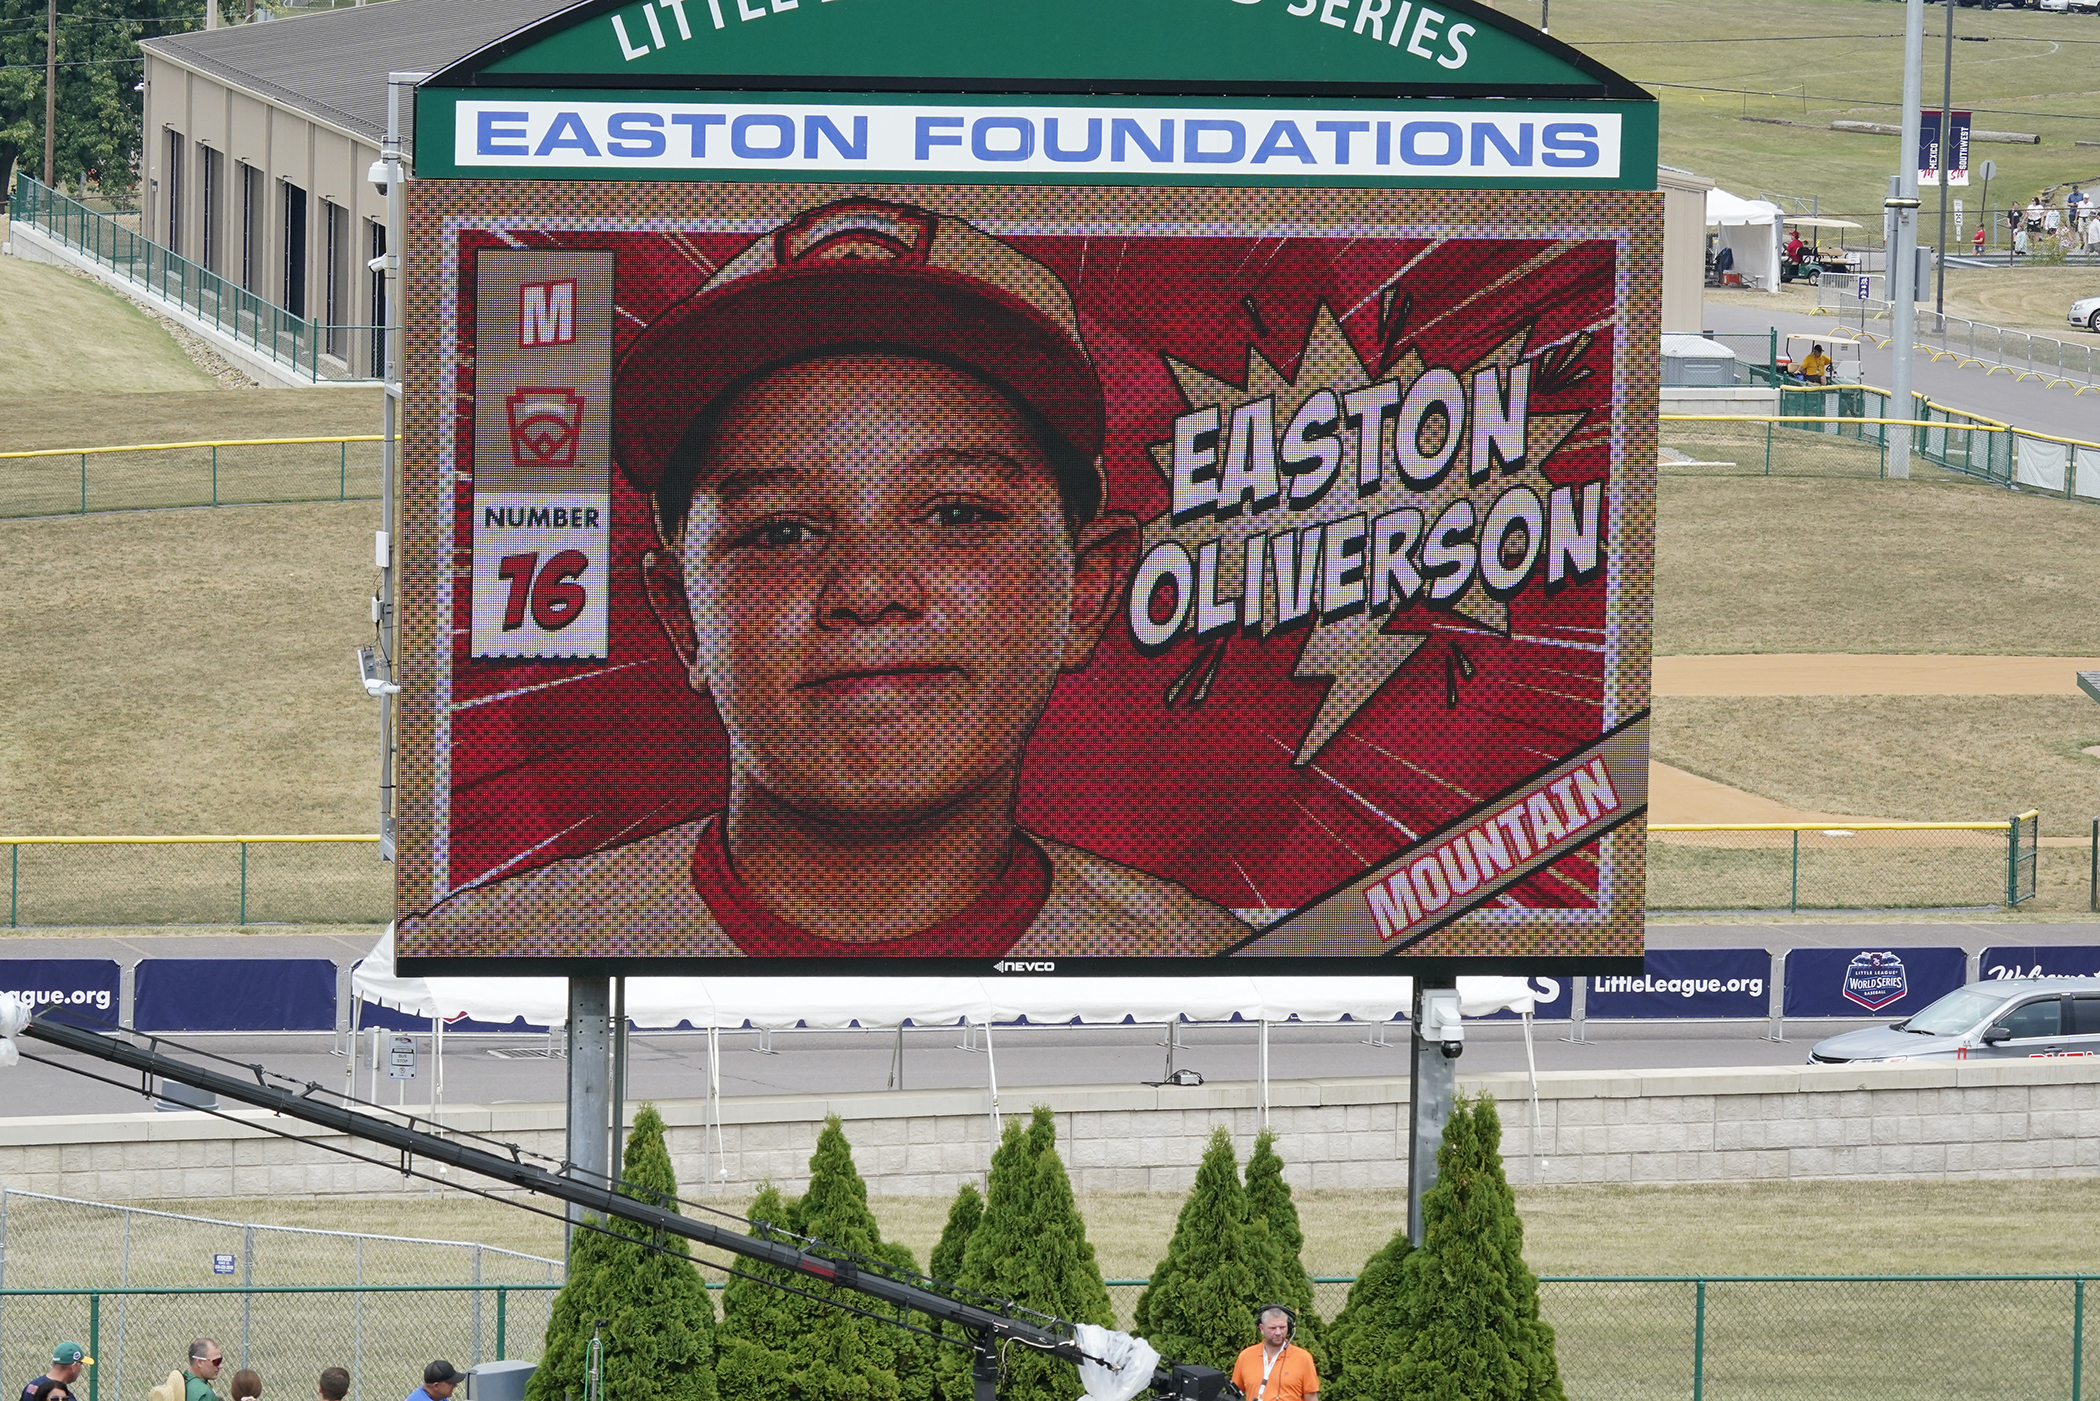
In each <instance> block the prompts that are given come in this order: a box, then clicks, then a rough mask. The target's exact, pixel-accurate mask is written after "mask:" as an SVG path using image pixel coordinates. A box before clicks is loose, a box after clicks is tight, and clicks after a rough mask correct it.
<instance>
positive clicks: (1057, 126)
mask: <svg viewBox="0 0 2100 1401" xmlns="http://www.w3.org/2000/svg"><path fill="white" fill-rule="evenodd" d="M456 111H457V117H456V126H455V128H454V140H453V146H454V159H455V160H456V161H457V163H458V165H459V167H460V169H461V170H462V171H463V172H468V171H495V170H507V171H508V170H563V171H577V172H585V173H589V174H598V173H600V172H602V173H603V175H604V176H605V177H607V178H613V179H632V178H635V177H638V176H639V177H643V178H646V177H647V176H648V175H650V174H651V173H655V172H661V173H667V174H668V173H674V172H682V171H700V170H713V171H737V170H749V171H786V172H796V171H800V172H808V173H811V174H816V173H829V174H838V173H852V172H858V171H871V172H872V171H915V172H923V173H926V174H929V175H933V174H943V175H956V174H978V175H999V176H1015V175H1024V174H1047V175H1066V176H1069V175H1073V174H1076V173H1082V172H1084V173H1094V174H1100V175H1107V176H1112V175H1117V174H1129V175H1145V176H1162V175H1180V176H1204V175H1211V176H1217V175H1225V174H1237V175H1241V176H1246V175H1250V174H1259V175H1269V176H1276V177H1280V178H1285V179H1289V178H1294V177H1295V178H1303V177H1335V176H1353V177H1371V178H1376V177H1386V178H1393V179H1417V180H1434V181H1448V180H1451V179H1453V178H1459V179H1468V178H1479V177H1484V176H1495V177H1520V178H1521V177H1526V176H1529V177H1532V178H1546V177H1551V178H1554V179H1556V180H1560V181H1563V182H1565V181H1566V180H1568V179H1569V178H1571V177H1572V178H1574V179H1577V180H1583V179H1596V180H1600V181H1601V180H1612V179H1616V178H1617V176H1618V174H1619V154H1620V118H1619V117H1618V115H1616V114H1614V113H1609V112H1575V111H1570V112H1542V111H1534V110H1525V111H1523V112H1521V113H1512V114H1508V115H1503V114H1497V113H1489V112H1482V111H1478V110H1454V109H1452V108H1449V107H1431V106H1423V107H1421V108H1418V109H1413V110H1409V109H1397V110H1394V109H1383V108H1380V109H1348V108H1342V109H1336V110H1332V111H1324V110H1291V111H1279V110H1276V109H1274V108H1270V109H1266V110H1264V109H1259V108H1240V107H1205V108H1157V107H1049V106H1045V107H1006V106H992V105H972V106H956V105H943V106H932V105H919V104H916V103H913V104H896V105H891V104H884V103H880V102H864V103H855V104H845V103H827V104H819V105H808V106H805V105H801V104H783V105H763V106H745V105H740V104H738V105H731V104H722V103H711V104H710V103H686V102H675V103H674V102H663V101H658V100H652V99H637V100H633V101H621V102H580V101H579V102H566V101H563V102H550V101H543V100H511V101H462V102H461V103H459V105H458V107H457V109H456Z"/></svg>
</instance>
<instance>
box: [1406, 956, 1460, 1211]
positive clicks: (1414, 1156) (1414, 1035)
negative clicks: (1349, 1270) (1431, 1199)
mask: <svg viewBox="0 0 2100 1401" xmlns="http://www.w3.org/2000/svg"><path fill="white" fill-rule="evenodd" d="M1414 983H1415V987H1414V1005H1413V1007H1412V1008H1411V1009H1410V1012H1409V1022H1408V1046H1409V1049H1410V1051H1411V1054H1410V1055H1409V1056H1408V1082H1407V1238H1408V1239H1409V1240H1411V1241H1413V1242H1414V1243H1415V1244H1416V1245H1418V1246H1419V1245H1420V1244H1421V1243H1422V1195H1423V1193H1425V1192H1427V1191H1428V1190H1429V1189H1430V1188H1432V1187H1434V1186H1436V1150H1437V1148H1438V1147H1439V1146H1440V1145H1441V1144H1442V1143H1443V1141H1444V1125H1445V1124H1447V1123H1449V1122H1450V1120H1451V1101H1452V1098H1453V1097H1454V1096H1455V1095H1456V1094H1457V1092H1458V1061H1457V1060H1456V1059H1454V1058H1451V1057H1447V1056H1446V1055H1445V1054H1444V1049H1443V1044H1442V1043H1441V1042H1439V1041H1430V1040H1426V1039H1425V1038H1424V1037H1423V1035H1422V1032H1423V1029H1424V1028H1425V1027H1426V1026H1427V1025H1428V1022H1429V1018H1428V1017H1427V1016H1426V1015H1425V1013H1426V1012H1427V1010H1428V1009H1427V1007H1426V1005H1425V1003H1426V998H1427V995H1428V994H1429V993H1431V992H1433V991H1443V990H1447V989H1451V988H1456V987H1457V986H1458V980H1457V979H1456V978H1454V977H1451V976H1450V975H1448V974H1447V975H1444V976H1442V977H1437V976H1425V975H1422V974H1417V975H1416V976H1415V980H1414Z"/></svg>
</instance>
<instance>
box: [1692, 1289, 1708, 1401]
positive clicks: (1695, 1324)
mask: <svg viewBox="0 0 2100 1401" xmlns="http://www.w3.org/2000/svg"><path fill="white" fill-rule="evenodd" d="M1693 1297H1694V1302H1693V1305H1692V1307H1693V1310H1694V1312H1693V1315H1692V1401H1701V1398H1702V1397H1704V1396H1705V1395H1706V1281H1705V1280H1703V1279H1702V1280H1700V1281H1698V1283H1697V1284H1695V1285H1694V1286H1693Z"/></svg>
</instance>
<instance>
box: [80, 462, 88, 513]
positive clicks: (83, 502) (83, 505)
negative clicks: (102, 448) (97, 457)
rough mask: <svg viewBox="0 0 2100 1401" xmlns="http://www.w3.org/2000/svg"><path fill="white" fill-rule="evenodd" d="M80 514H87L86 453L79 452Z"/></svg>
mask: <svg viewBox="0 0 2100 1401" xmlns="http://www.w3.org/2000/svg"><path fill="white" fill-rule="evenodd" d="M80 514H82V515H83V516H84V515H86V514H87V454H86V453H82V454H80Z"/></svg>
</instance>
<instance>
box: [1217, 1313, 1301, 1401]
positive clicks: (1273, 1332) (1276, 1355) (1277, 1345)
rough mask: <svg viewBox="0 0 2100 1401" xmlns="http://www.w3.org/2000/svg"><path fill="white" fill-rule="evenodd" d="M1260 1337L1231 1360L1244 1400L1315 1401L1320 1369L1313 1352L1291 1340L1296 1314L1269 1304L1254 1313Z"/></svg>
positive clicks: (1233, 1374)
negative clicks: (1314, 1364)
mask: <svg viewBox="0 0 2100 1401" xmlns="http://www.w3.org/2000/svg"><path fill="white" fill-rule="evenodd" d="M1256 1323H1257V1324H1258V1325H1259V1327H1260V1330H1261V1341H1260V1342H1258V1343H1256V1344H1254V1345H1253V1346H1252V1347H1250V1348H1247V1349H1246V1350H1245V1351H1243V1352H1241V1353H1240V1355H1239V1360H1238V1361H1236V1362H1234V1363H1233V1364H1232V1384H1233V1385H1234V1386H1235V1387H1237V1388H1239V1392H1240V1395H1242V1396H1244V1397H1246V1398H1247V1401H1318V1398H1319V1395H1320V1373H1319V1371H1318V1369H1317V1368H1315V1367H1314V1366H1313V1358H1312V1354H1311V1353H1309V1352H1307V1351H1306V1350H1305V1349H1304V1348H1302V1347H1299V1346H1298V1345H1297V1344H1296V1343H1294V1342H1292V1341H1291V1333H1292V1332H1293V1331H1294V1330H1295V1329H1296V1327H1297V1325H1298V1319H1297V1316H1296V1315H1294V1314H1293V1313H1292V1312H1291V1311H1290V1310H1289V1309H1287V1308H1285V1307H1284V1306H1283V1305H1281V1304H1270V1305H1268V1306H1266V1307H1265V1308H1263V1309H1262V1311H1261V1313H1260V1314H1258V1315H1257V1316H1256Z"/></svg>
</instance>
